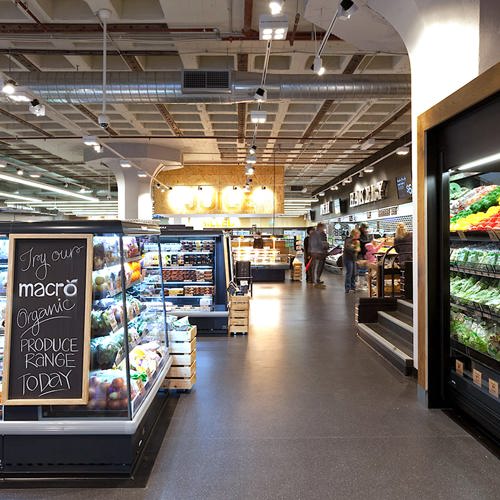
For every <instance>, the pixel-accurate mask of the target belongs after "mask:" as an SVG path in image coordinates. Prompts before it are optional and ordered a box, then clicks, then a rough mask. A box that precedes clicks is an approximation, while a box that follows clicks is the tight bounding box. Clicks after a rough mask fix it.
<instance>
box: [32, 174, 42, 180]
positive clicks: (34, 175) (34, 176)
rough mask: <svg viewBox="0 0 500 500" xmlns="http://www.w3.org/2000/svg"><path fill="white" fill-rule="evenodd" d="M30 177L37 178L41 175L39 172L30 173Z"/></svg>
mask: <svg viewBox="0 0 500 500" xmlns="http://www.w3.org/2000/svg"><path fill="white" fill-rule="evenodd" d="M30 177H31V178H33V179H38V178H40V177H41V175H40V174H30Z"/></svg>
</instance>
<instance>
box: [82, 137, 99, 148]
mask: <svg viewBox="0 0 500 500" xmlns="http://www.w3.org/2000/svg"><path fill="white" fill-rule="evenodd" d="M83 144H85V146H98V145H99V141H98V140H97V137H96V136H95V135H84V136H83Z"/></svg>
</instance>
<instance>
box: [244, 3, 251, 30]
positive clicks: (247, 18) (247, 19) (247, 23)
mask: <svg viewBox="0 0 500 500" xmlns="http://www.w3.org/2000/svg"><path fill="white" fill-rule="evenodd" d="M252 17H253V0H245V6H244V9H243V33H249V32H250V31H252Z"/></svg>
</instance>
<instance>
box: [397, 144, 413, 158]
mask: <svg viewBox="0 0 500 500" xmlns="http://www.w3.org/2000/svg"><path fill="white" fill-rule="evenodd" d="M409 152H410V148H409V147H407V146H402V147H400V148H398V149H396V154H397V155H399V156H406V155H407V154H408V153H409Z"/></svg>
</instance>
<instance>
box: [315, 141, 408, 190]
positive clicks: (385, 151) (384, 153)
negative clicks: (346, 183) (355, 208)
mask: <svg viewBox="0 0 500 500" xmlns="http://www.w3.org/2000/svg"><path fill="white" fill-rule="evenodd" d="M409 144H411V132H408V133H407V134H405V135H402V136H401V137H400V138H399V139H396V140H395V141H393V142H391V143H390V144H388V145H387V146H385V147H384V148H382V149H379V150H378V151H377V152H376V153H374V154H372V155H371V156H370V157H369V158H366V160H363V161H362V162H360V163H358V164H357V165H355V166H354V167H352V168H350V169H349V170H347V171H346V172H344V173H343V174H341V175H339V176H337V177H335V178H334V179H332V180H331V181H329V182H327V183H326V184H323V185H322V186H321V187H320V188H318V189H317V190H316V191H313V193H312V194H313V195H316V194H318V193H319V192H320V191H325V190H326V189H329V188H330V187H331V186H333V185H334V184H338V183H339V182H341V181H342V180H344V179H347V177H351V176H352V175H355V174H357V173H358V172H359V171H360V170H362V169H363V168H365V167H369V166H370V165H373V164H375V163H378V162H379V161H381V160H383V159H384V158H387V157H388V156H389V155H391V154H393V153H394V151H396V149H398V148H400V147H402V146H408V145H409Z"/></svg>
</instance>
